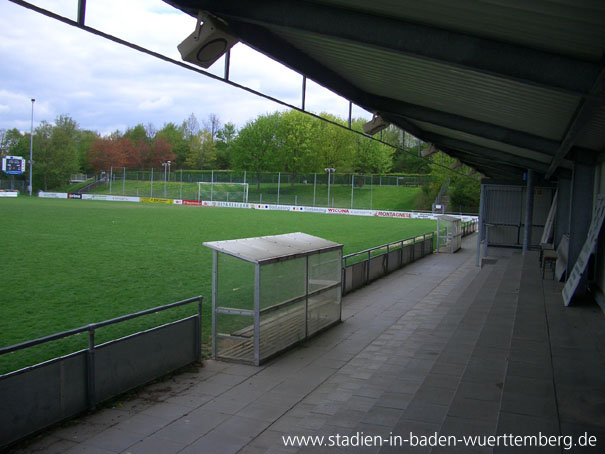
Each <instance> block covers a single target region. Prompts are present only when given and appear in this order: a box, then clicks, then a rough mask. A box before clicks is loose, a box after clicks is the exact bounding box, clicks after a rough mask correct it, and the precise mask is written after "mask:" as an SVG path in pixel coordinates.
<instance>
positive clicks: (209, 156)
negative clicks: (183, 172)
mask: <svg viewBox="0 0 605 454" xmlns="http://www.w3.org/2000/svg"><path fill="white" fill-rule="evenodd" d="M215 161H216V143H215V142H214V140H212V134H211V133H210V131H207V130H205V129H202V130H200V131H198V133H197V134H195V135H193V136H191V137H190V138H189V153H188V154H187V158H186V160H185V164H186V165H187V166H189V168H191V169H198V170H202V169H211V168H212V166H213V164H214V163H215Z"/></svg>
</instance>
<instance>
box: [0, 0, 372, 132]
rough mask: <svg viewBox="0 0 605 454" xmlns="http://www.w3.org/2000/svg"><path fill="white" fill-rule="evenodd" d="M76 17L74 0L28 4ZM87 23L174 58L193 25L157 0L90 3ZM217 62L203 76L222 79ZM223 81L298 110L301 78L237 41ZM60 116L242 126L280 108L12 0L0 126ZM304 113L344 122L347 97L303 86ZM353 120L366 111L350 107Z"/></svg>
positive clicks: (0, 63)
mask: <svg viewBox="0 0 605 454" xmlns="http://www.w3.org/2000/svg"><path fill="white" fill-rule="evenodd" d="M31 3H33V4H35V5H37V6H40V7H42V8H45V9H48V10H50V11H53V12H54V13H57V14H60V15H62V16H65V17H68V18H70V19H73V20H75V19H76V12H77V3H78V2H77V0H32V1H31ZM86 25H88V26H90V27H93V28H96V29H99V30H101V31H103V32H105V33H109V34H111V35H114V36H117V37H119V38H122V39H125V40H127V41H130V42H132V43H134V44H138V45H140V46H143V47H146V48H148V49H150V50H153V51H155V52H159V53H161V54H163V55H166V56H168V57H171V58H173V59H175V60H180V55H179V53H178V50H177V45H178V44H179V43H180V42H181V41H182V40H183V39H185V37H186V36H188V35H189V34H190V33H191V32H192V31H193V30H194V28H195V19H194V18H192V17H190V16H188V15H186V14H184V13H181V12H180V11H179V10H176V9H174V8H173V7H171V6H169V5H167V4H165V3H164V2H162V1H161V0H128V1H124V0H87V12H86ZM223 70H224V60H223V58H221V59H220V60H218V61H217V62H216V63H215V64H214V65H213V66H212V67H211V68H210V70H209V72H211V73H213V74H216V75H220V76H222V75H223ZM230 80H232V81H234V82H237V83H239V84H242V85H244V86H246V87H249V88H252V89H254V90H257V91H260V92H262V93H265V94H268V95H270V96H273V97H275V98H278V99H280V100H282V101H284V102H287V103H289V104H292V105H295V106H299V107H300V105H301V91H302V76H301V75H300V74H297V73H295V72H294V71H291V70H290V69H288V68H286V67H284V66H283V65H281V64H279V63H277V62H275V61H273V60H271V59H270V58H268V57H266V56H264V55H262V54H260V53H258V52H256V51H254V50H253V49H251V48H249V47H247V46H246V45H244V44H242V43H238V44H236V45H235V46H234V47H233V49H232V52H231V66H230ZM31 98H35V100H36V101H35V103H34V109H33V110H34V128H35V127H36V126H37V125H38V124H39V123H40V122H41V121H47V122H49V123H52V122H53V121H54V120H55V118H56V117H57V116H59V115H68V116H70V117H71V118H73V119H74V120H75V121H76V122H77V123H78V125H79V127H80V128H82V129H90V130H93V131H97V132H99V133H101V134H103V135H105V134H110V133H111V132H113V131H116V130H120V131H122V132H123V131H125V130H126V129H127V128H129V127H133V126H135V125H137V124H144V125H148V124H150V123H151V124H153V125H154V126H155V128H156V129H160V128H161V127H162V126H163V125H164V124H165V123H168V122H173V123H176V124H181V123H182V122H183V120H185V119H186V118H188V117H189V116H190V115H191V114H192V113H193V114H195V116H196V117H197V119H198V121H199V122H200V123H201V124H203V121H204V120H205V119H207V118H208V116H209V115H210V114H215V115H217V116H218V117H219V120H220V121H221V123H223V124H224V123H227V122H231V123H234V124H235V125H236V127H238V128H241V127H242V126H244V125H245V123H246V122H247V121H250V120H253V119H254V118H256V117H257V116H258V115H260V114H265V113H270V112H274V111H276V110H283V109H285V108H284V107H283V106H281V105H280V104H277V103H275V102H272V101H269V100H266V99H264V98H261V97H259V96H256V95H253V94H250V93H247V92H246V91H244V90H241V89H239V88H236V87H232V86H230V85H228V84H225V83H223V82H220V81H216V80H213V79H211V78H209V77H206V76H204V75H202V74H199V73H196V72H194V71H190V70H188V69H185V68H182V67H179V66H177V65H174V64H171V63H168V62H164V61H161V60H159V59H157V58H154V57H152V56H148V55H145V54H143V53H140V52H138V51H136V50H133V49H130V48H127V47H125V46H122V45H120V44H117V43H114V42H112V41H109V40H106V39H104V38H101V37H98V36H95V35H93V34H91V33H88V32H85V31H83V30H79V29H77V28H75V27H71V26H69V25H66V24H64V23H62V22H59V21H57V20H54V19H51V18H48V17H46V16H43V15H41V14H38V13H35V12H33V11H30V10H28V9H26V8H24V7H21V6H18V5H15V4H14V3H11V2H9V1H3V2H0V129H11V128H17V129H19V130H20V131H22V132H29V130H30V122H31V114H32V103H31ZM306 108H307V110H309V111H311V112H314V113H321V112H328V113H331V114H334V115H337V116H339V117H341V118H347V116H348V101H346V100H344V99H343V98H340V97H339V96H337V95H335V94H334V93H332V92H330V91H329V90H326V89H325V88H323V87H321V86H319V85H317V84H316V83H314V82H313V81H307V95H306ZM353 116H354V117H364V118H370V117H371V115H370V114H368V113H367V112H365V111H363V110H362V109H360V108H357V107H356V106H354V109H353Z"/></svg>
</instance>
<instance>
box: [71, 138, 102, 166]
mask: <svg viewBox="0 0 605 454" xmlns="http://www.w3.org/2000/svg"><path fill="white" fill-rule="evenodd" d="M98 138H99V134H98V133H97V132H95V131H88V130H79V131H78V140H77V142H76V147H77V149H78V161H79V163H80V168H81V169H82V170H85V171H86V172H88V171H90V170H93V169H92V168H90V167H89V165H88V158H87V156H88V153H89V152H90V149H91V148H92V144H93V143H94V142H95V140H97V139H98Z"/></svg>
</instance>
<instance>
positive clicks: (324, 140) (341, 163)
mask: <svg viewBox="0 0 605 454" xmlns="http://www.w3.org/2000/svg"><path fill="white" fill-rule="evenodd" d="M321 116H322V117H324V118H327V119H329V120H331V121H333V122H335V123H340V124H342V125H345V124H346V123H345V122H344V120H342V119H340V118H338V117H336V116H334V115H330V114H327V113H322V114H321ZM314 123H316V124H315V125H314V126H313V134H314V142H315V148H316V150H315V159H314V162H315V165H314V168H313V171H315V172H321V173H323V172H324V169H325V168H327V167H330V168H334V169H337V171H338V172H340V173H343V172H351V171H352V170H353V161H354V156H355V146H356V143H357V142H356V135H355V134H352V133H351V132H350V131H347V130H346V129H343V128H339V127H338V126H335V125H333V124H330V123H327V122H325V121H321V120H317V119H314Z"/></svg>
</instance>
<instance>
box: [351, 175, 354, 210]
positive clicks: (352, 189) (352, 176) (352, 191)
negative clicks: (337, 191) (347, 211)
mask: <svg viewBox="0 0 605 454" xmlns="http://www.w3.org/2000/svg"><path fill="white" fill-rule="evenodd" d="M354 192H355V175H351V209H353V193H354Z"/></svg>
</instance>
